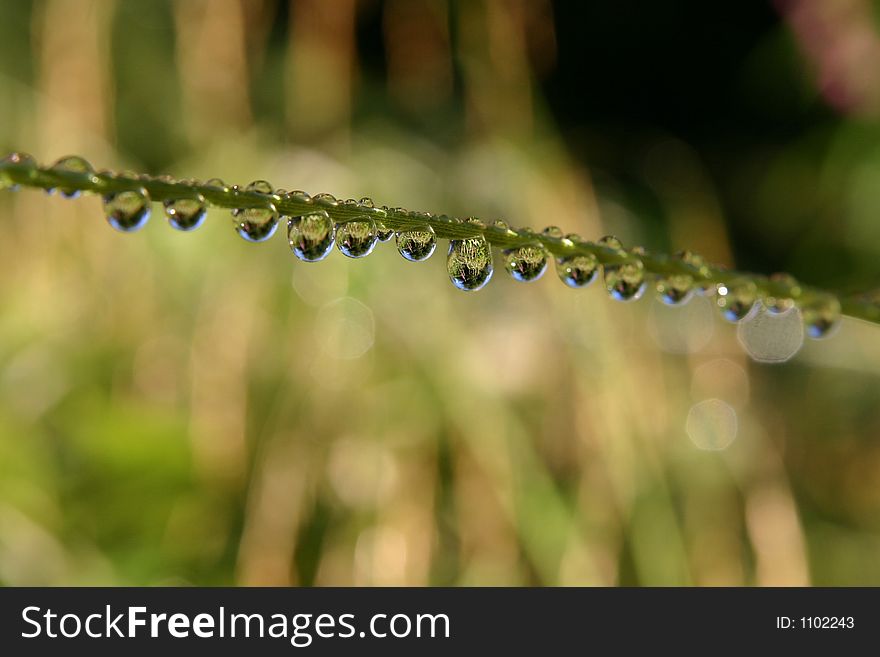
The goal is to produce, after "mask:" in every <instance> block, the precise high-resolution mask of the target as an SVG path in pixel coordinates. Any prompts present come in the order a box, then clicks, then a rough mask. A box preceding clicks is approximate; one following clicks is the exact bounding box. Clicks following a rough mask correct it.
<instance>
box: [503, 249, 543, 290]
mask: <svg viewBox="0 0 880 657" xmlns="http://www.w3.org/2000/svg"><path fill="white" fill-rule="evenodd" d="M503 255H504V269H506V270H507V273H508V274H510V275H511V276H513V278H514V279H516V280H518V281H523V282H528V281H536V280H538V279H539V278H541V276H543V275H544V272H545V271H547V251H546V250H545V249H544V247H543V246H541V245H540V244H527V245H526V246H520V247H517V248H515V249H507V250H506V251H504V254H503Z"/></svg>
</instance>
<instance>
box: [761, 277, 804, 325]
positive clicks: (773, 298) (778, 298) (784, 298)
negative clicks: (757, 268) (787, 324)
mask: <svg viewBox="0 0 880 657" xmlns="http://www.w3.org/2000/svg"><path fill="white" fill-rule="evenodd" d="M770 283H771V284H772V285H773V287H774V288H776V289H778V290H779V292H777V293H774V294H768V295H767V296H766V297H764V307H765V308H766V309H767V312H768V313H770V314H771V315H784V314H785V313H787V312H788V311H790V310H791V309H792V308H794V303H795V298H796V297H799V296H800V294H801V286H800V284H799V283H798V282H797V280H796V279H795V277H794V276H792V275H791V274H784V273H778V274H773V275H772V276H771V277H770Z"/></svg>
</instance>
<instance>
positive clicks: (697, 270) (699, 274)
mask: <svg viewBox="0 0 880 657" xmlns="http://www.w3.org/2000/svg"><path fill="white" fill-rule="evenodd" d="M673 257H674V258H675V259H676V260H680V261H681V262H683V263H684V264H686V265H688V266H689V267H691V269H693V270H694V276H693V277H692V278H693V279H695V280H696V283H695V284H694V292H696V293H697V294H699V295H700V296H704V297H707V296H711V295H713V294H715V284H714V283H707V282H705V281H703V280H701V279H704V278H706V277H707V276H709V275H710V274H711V270H710V269H709V266H708V265H707V264H706V261H705V260H704V259H703V256H701V255H700V254H699V253H694V252H693V251H679V252H677V253H676V254H675V255H674V256H673Z"/></svg>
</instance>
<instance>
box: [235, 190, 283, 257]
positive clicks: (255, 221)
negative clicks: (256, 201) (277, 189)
mask: <svg viewBox="0 0 880 657" xmlns="http://www.w3.org/2000/svg"><path fill="white" fill-rule="evenodd" d="M233 189H237V188H235V187H234V186H233ZM244 191H246V192H259V193H260V194H271V193H272V185H270V184H269V183H268V182H266V181H265V180H255V181H254V182H252V183H251V184H250V185H248V186H247V187H245V189H244ZM232 217H233V223H234V224H235V230H236V232H237V233H238V234H239V235H241V236H242V237H243V238H244V239H246V240H247V241H248V242H265V241H266V240H268V239H269V238H270V237H272V235H274V234H275V231H276V230H277V229H278V211H277V210H276V209H275V205H274V204H271V203H270V204H269V207H262V208H236V209H235V210H233V211H232Z"/></svg>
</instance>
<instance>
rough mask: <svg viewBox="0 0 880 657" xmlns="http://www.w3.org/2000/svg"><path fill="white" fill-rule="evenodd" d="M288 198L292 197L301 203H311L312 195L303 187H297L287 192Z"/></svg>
mask: <svg viewBox="0 0 880 657" xmlns="http://www.w3.org/2000/svg"><path fill="white" fill-rule="evenodd" d="M287 198H289V199H292V200H294V201H299V202H301V203H311V202H312V197H311V196H309V195H308V194H307V193H306V192H304V191H302V190H301V189H295V190H293V191H292V192H287Z"/></svg>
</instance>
